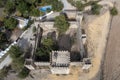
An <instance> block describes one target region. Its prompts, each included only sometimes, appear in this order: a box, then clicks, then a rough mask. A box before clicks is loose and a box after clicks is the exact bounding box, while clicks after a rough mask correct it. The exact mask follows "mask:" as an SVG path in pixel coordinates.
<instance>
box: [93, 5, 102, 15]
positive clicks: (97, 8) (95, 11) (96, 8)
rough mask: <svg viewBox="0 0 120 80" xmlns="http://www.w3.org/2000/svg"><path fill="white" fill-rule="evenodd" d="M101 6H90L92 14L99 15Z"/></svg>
mask: <svg viewBox="0 0 120 80" xmlns="http://www.w3.org/2000/svg"><path fill="white" fill-rule="evenodd" d="M101 8H102V6H101V5H98V4H96V3H95V4H93V5H92V9H91V10H92V14H95V15H99V14H100V10H101Z"/></svg>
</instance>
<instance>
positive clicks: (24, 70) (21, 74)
mask: <svg viewBox="0 0 120 80" xmlns="http://www.w3.org/2000/svg"><path fill="white" fill-rule="evenodd" d="M29 72H30V71H29V70H28V69H27V68H23V69H22V71H21V72H20V73H19V74H18V77H19V78H26V77H27V76H28V75H29Z"/></svg>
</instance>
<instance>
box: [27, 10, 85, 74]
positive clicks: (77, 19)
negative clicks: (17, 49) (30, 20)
mask: <svg viewBox="0 0 120 80" xmlns="http://www.w3.org/2000/svg"><path fill="white" fill-rule="evenodd" d="M65 12H66V11H65ZM67 13H69V11H67ZM71 14H73V16H72V20H70V21H69V23H70V27H71V26H72V28H75V29H76V30H77V31H76V32H77V33H76V38H77V43H78V44H79V49H80V56H81V58H84V54H85V51H84V43H85V41H86V34H82V30H81V21H82V15H81V14H80V13H77V12H76V11H73V12H72V13H71ZM76 14H77V15H76ZM73 18H74V19H73ZM37 24H39V22H37ZM53 25H54V22H53V21H52V22H51V21H45V22H42V23H40V26H41V27H42V28H43V35H44V33H45V31H47V30H48V31H50V30H51V29H54V28H53ZM54 30H55V29H54ZM36 40H38V39H36ZM36 47H37V46H35V48H36ZM34 50H35V49H34ZM33 53H35V51H33ZM32 55H33V54H32ZM70 58H71V56H70V52H69V51H67V50H65V51H62V50H58V51H52V52H51V53H50V61H49V62H35V61H34V58H33V57H31V59H26V63H25V67H27V68H28V69H30V70H33V69H36V67H37V66H39V67H48V68H49V69H50V70H51V73H52V74H69V72H70V66H71V65H79V64H80V62H77V63H78V64H76V63H71V61H70Z"/></svg>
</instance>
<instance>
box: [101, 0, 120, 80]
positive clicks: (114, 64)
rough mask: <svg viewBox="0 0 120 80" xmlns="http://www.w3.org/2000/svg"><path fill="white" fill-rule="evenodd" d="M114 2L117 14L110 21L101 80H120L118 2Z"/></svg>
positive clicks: (119, 4)
mask: <svg viewBox="0 0 120 80" xmlns="http://www.w3.org/2000/svg"><path fill="white" fill-rule="evenodd" d="M114 1H116V5H115V6H116V7H117V9H118V11H119V14H118V15H117V16H115V17H113V19H112V23H111V29H110V33H109V37H108V43H107V47H106V52H105V60H104V65H103V79H102V80H120V0H114Z"/></svg>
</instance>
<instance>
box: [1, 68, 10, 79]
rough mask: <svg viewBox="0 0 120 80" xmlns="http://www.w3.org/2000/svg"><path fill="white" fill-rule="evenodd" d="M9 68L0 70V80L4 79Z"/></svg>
mask: <svg viewBox="0 0 120 80" xmlns="http://www.w3.org/2000/svg"><path fill="white" fill-rule="evenodd" d="M9 69H10V67H4V68H3V69H1V70H0V80H3V78H4V77H6V76H7V74H8V71H9Z"/></svg>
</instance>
